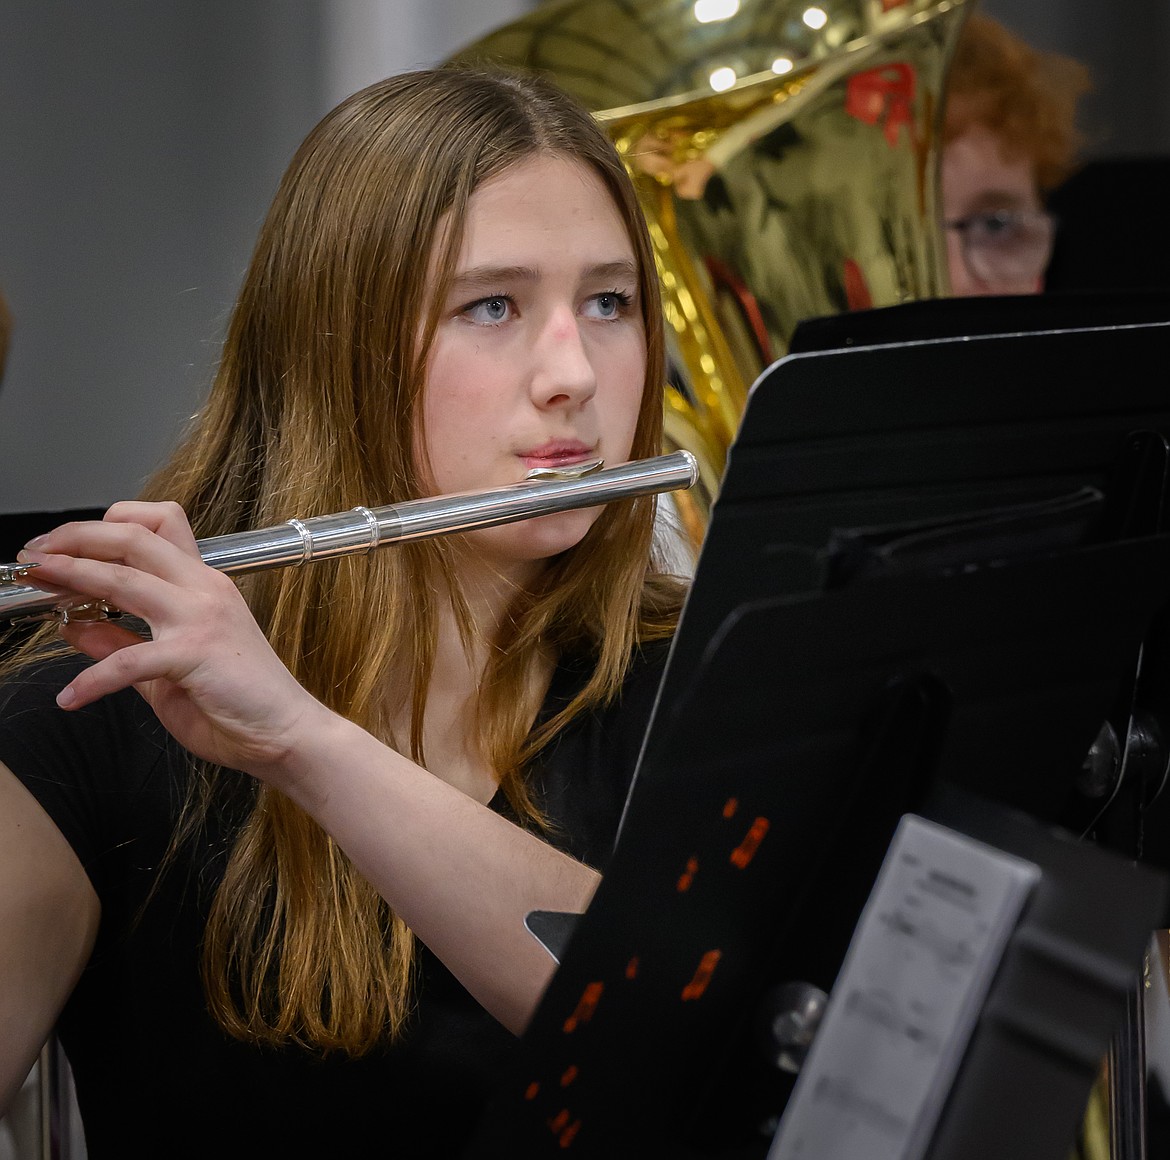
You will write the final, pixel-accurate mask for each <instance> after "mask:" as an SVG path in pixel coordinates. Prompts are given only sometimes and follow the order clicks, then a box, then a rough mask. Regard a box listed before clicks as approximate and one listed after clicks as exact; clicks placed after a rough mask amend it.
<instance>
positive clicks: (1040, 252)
mask: <svg viewBox="0 0 1170 1160" xmlns="http://www.w3.org/2000/svg"><path fill="white" fill-rule="evenodd" d="M946 227H947V229H948V230H958V232H959V241H960V244H961V246H962V249H963V261H964V262H966V263H967V269H968V270H970V272H971V273H972V274H973V275H974V276H975V277H976V278H978V279H979V280H980V281H981V282H984V283H986V284H987V285H988V286H992V287H996V288H999V287H1003V288H1005V289H1006V290H1009V291H1010V290H1030V289H1031V288H1032V287H1033V286H1034V285H1035V284H1036V281H1037V279H1038V278H1040V277H1041V276H1042V275H1043V273H1044V270H1045V268H1046V267H1047V265H1048V260H1049V258H1051V257H1052V240H1053V238H1054V237H1055V235H1056V218H1055V217H1053V215H1052V214H1050V213H1048V212H1047V211H1046V210H1042V209H1000V210H993V211H991V212H989V213H973V214H969V215H968V216H967V217H965V218H959V219H958V220H957V221H950V222H947V223H946Z"/></svg>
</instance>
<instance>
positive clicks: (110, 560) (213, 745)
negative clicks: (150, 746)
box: [19, 502, 329, 780]
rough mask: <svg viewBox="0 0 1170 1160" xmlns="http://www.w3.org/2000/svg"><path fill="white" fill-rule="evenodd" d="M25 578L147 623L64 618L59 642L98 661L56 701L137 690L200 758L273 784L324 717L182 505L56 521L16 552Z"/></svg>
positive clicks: (76, 702) (129, 506)
mask: <svg viewBox="0 0 1170 1160" xmlns="http://www.w3.org/2000/svg"><path fill="white" fill-rule="evenodd" d="M19 558H20V559H21V561H22V562H30V563H37V564H39V565H40V566H39V567H38V568H36V569H35V570H34V571H33V572H32V574H31V575H30V577H29V580H30V581H32V582H34V583H36V584H38V585H41V584H43V585H46V586H50V587H51V588H52V589H54V590H57V589H63V590H65V591H67V592H70V593H77V594H78V595H79V596H82V597H85V598H87V599H91V600H103V601H106V602H107V603H109V604H111V605H113V606H114V607H117V608H120V609H122V610H123V611H125V612H127V613H130V614H132V615H134V616H137V617H139V618H140V619H142V620H144V621H145V622H146V623H147V624H148V625H149V626H150V629H151V639H150V640H143V639H142V637H140V636H138V635H137V634H135V633H133V632H131V631H130V630H129V629H126V628H124V627H122V626H120V625H118V624H117V623H116V622H115V621H94V622H79V621H70V622H69V623H67V624H65V625H63V626H62V629H61V633H62V636H63V637H64V638H65V640H66V641H68V643H69V644H70V645H72V646H73V647H74V648H76V649H77V650H78V651H79V652H82V653H84V654H86V655H87V656H89V657H92V658H93V659H94V661H95V662H96V663H95V664H94V665H92V666H90V667H88V668H86V669H85V670H84V671H83V672H81V673H80V674H78V676H77V677H75V678H74V679H73V681H72V682H71V683H70V684H69V685H68V686H67V687H66V688H65V689H63V690H62V691H61V693H60V694H59V695H58V704H60V705H61V706H62V708H70V709H72V708H80V707H81V706H83V705H87V704H90V703H91V702H93V701H95V700H97V699H98V698H99V697H103V696H105V695H106V694H108V693H112V692H114V691H116V690H118V689H122V688H126V687H127V686H133V687H134V688H135V689H137V690H138V692H139V693H140V694H141V695H142V696H143V697H144V698H145V699H146V700H147V701H148V702H149V703H150V705H151V707H152V708H153V709H154V711H155V713H156V714H157V716H158V718H159V720H160V721H161V722H162V724H163V726H164V727H165V728H166V729H167V731H168V732H169V733H171V734H172V735H173V736H174V737H176V738H177V739H178V740H179V742H180V743H181V744H182V745H184V746H185V747H186V748H187V749H189V750H190V751H191V752H193V753H195V754H196V755H197V756H199V757H202V758H204V759H206V760H208V761H212V762H215V763H217V764H221V765H226V766H229V767H231V768H235V769H240V770H244V771H246V772H249V773H252V774H255V775H256V776H258V777H262V778H263V777H265V776H266V775H268V779H269V780H274V779H275V778H274V775H275V773H276V771H277V770H278V769H279V768H280V766H281V764H282V762H283V761H284V759H285V757H286V756H287V754H288V752H289V750H290V747H292V746H294V745H295V744H296V741H297V738H298V737H300V736H301V735H302V730H303V729H305V728H306V727H311V726H309V722H310V721H311V720H314V719H319V718H320V717H321V715H326V716H328V715H329V711H328V710H327V709H326V708H325V707H324V706H323V705H321V703H320V702H319V701H317V700H316V699H314V698H313V697H312V696H311V695H310V694H309V693H308V692H307V691H306V690H305V689H304V688H303V687H302V686H301V685H300V684H298V683H297V681H296V680H295V679H294V678H293V676H292V674H291V673H290V672H289V671H288V669H287V668H285V666H284V665H283V664H282V663H281V661H280V659H279V658H278V657H277V656H276V654H275V652H273V650H272V648H271V646H270V645H269V643H268V641H267V640H266V639H265V638H264V635H263V633H262V632H261V631H260V628H259V626H258V625H257V624H256V622H255V620H254V619H253V618H252V614H251V612H250V610H249V609H248V606H247V604H246V603H245V601H244V599H243V597H242V596H241V595H240V592H239V590H238V589H237V588H236V586H235V584H234V583H233V582H232V580H231V579H230V578H229V577H227V576H226V575H224V574H223V573H221V572H217V571H215V570H214V569H212V568H209V567H208V566H207V565H206V564H204V563H203V561H202V560H201V559H200V557H199V551H198V548H197V547H196V543H195V537H194V535H193V533H192V531H191V528H190V525H189V524H188V522H187V518H186V516H185V514H184V513H183V510H182V508H180V507H179V506H178V505H177V504H173V503H141V502H130V503H118V504H115V505H114V506H113V507H112V508H110V510H109V511H108V512H107V513H106V515H105V518H104V519H103V520H102V521H100V522H86V523H72V524H64V525H62V526H61V527H59V528H56V529H54V530H53V531H51V532H49V533H47V534H46V535H44V536H40V537H38V538H37V539H36V540H34V541H32V543H31V544H30V545H29V547H28V548H26V550H25V551H24V552H22V553H21V555H20V557H19Z"/></svg>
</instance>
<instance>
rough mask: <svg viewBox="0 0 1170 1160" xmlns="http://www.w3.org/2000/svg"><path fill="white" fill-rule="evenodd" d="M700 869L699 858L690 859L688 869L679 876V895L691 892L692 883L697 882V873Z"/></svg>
mask: <svg viewBox="0 0 1170 1160" xmlns="http://www.w3.org/2000/svg"><path fill="white" fill-rule="evenodd" d="M698 868H699V860H698V858H688V859H687V868H686V869H685V870H684V871H683V872H682V874H681V875H679V880H678V892H679V894H682V893H684V892H685V891H687V890H690V888H691V883H692V882H693V881H694V880H695V871H696V870H698Z"/></svg>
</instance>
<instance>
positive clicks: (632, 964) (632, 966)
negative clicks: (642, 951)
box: [626, 955, 638, 979]
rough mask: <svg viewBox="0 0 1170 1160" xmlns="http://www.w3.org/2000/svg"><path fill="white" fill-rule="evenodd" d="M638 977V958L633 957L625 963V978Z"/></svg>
mask: <svg viewBox="0 0 1170 1160" xmlns="http://www.w3.org/2000/svg"><path fill="white" fill-rule="evenodd" d="M637 976H638V956H637V955H635V956H634V957H633V958H632V959H630V961H629V962H628V963H626V978H627V979H635V978H637Z"/></svg>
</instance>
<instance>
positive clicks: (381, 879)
mask: <svg viewBox="0 0 1170 1160" xmlns="http://www.w3.org/2000/svg"><path fill="white" fill-rule="evenodd" d="M112 514H113V516H115V517H118V518H114V519H112V520H111V522H108V523H103V524H83V525H67V526H66V527H65V528H62V529H58V530H57V531H55V532H53V533H50V536H49V537H48V538H46V540H45V541H44V542H43V543H39V544H38V545H37V547H38V553H37V554H36V555H34V556H33V557H32V558H33V559H35V560H37V561H38V562H40V563H41V564H42V567H41V569H39V570H38V573H37V576H38V577H39V578H40V579H41V580H43V581H46V582H51V583H53V584H55V585H59V586H61V587H63V588H66V589H68V590H70V591H76V592H81V593H85V594H87V595H94V596H96V595H100V596H101V597H102V598H104V599H108V600H110V601H111V602H112V603H114V604H116V605H117V606H119V607H121V608H124V609H125V610H126V611H128V612H132V613H134V614H135V615H138V616H141V617H142V618H143V619H144V620H146V621H147V622H148V623H149V624H150V626H151V629H152V634H153V639H152V640H151V641H149V642H142V641H140V640H139V639H138V638H137V637H134V636H132V634H129V633H127V632H126V631H125V630H124V629H122V628H120V627H118V626H116V625H115V624H90V625H71V626H70V627H69V628H68V629H67V630H66V635H67V637H68V639H69V640H70V642H71V643H72V644H74V645H75V646H76V647H78V648H79V649H81V651H83V652H85V653H87V654H88V655H89V656H91V657H93V658H94V659H95V660H97V661H98V663H97V664H95V665H94V666H92V667H91V668H89V669H87V670H85V671H84V672H83V673H81V674H80V675H79V676H78V677H76V678H75V679H74V680H73V681H72V682H71V684H70V686H69V688H68V690H66V691H65V695H64V698H63V699H60V698H59V700H60V702H61V703H62V704H63V705H67V706H68V707H80V706H81V705H84V704H88V703H90V702H92V701H93V700H95V699H96V698H98V697H100V696H104V695H105V694H107V693H110V692H113V691H115V690H116V689H120V688H124V687H126V686H127V685H133V686H134V687H135V688H136V689H138V691H139V692H140V693H141V694H142V695H143V696H144V697H145V698H146V699H147V701H148V702H149V703H150V704H151V706H152V707H153V708H154V710H155V712H156V713H157V714H158V716H159V718H160V720H161V721H162V723H163V725H164V726H165V727H166V728H167V729H168V730H169V731H170V732H171V733H172V734H173V735H174V736H175V737H176V738H177V739H178V740H179V741H180V742H181V743H182V744H183V745H184V746H186V747H187V748H188V749H190V750H191V751H192V752H194V753H195V754H197V755H198V756H200V757H203V758H205V759H207V760H209V761H213V762H216V763H219V764H223V765H226V766H229V767H231V768H235V769H240V770H243V771H245V772H247V773H251V774H253V775H254V776H256V777H258V778H260V779H262V780H264V781H265V782H267V783H269V784H271V785H273V786H274V787H276V788H277V789H279V790H281V791H282V792H284V793H285V794H287V795H288V796H289V797H290V798H292V799H293V800H294V801H295V802H297V803H298V804H299V805H301V806H302V808H304V809H305V810H307V811H308V813H309V814H310V815H312V816H313V817H314V818H315V819H316V820H317V821H318V822H319V823H320V824H321V825H322V827H323V828H324V829H325V830H326V831H327V832H328V833H330V834H331V835H332V836H333V837H334V838H335V839H336V840H337V842H338V843H339V844H340V845H341V847H342V849H344V850H345V851H346V853H347V854H348V855H349V856H350V857H351V858H352V859H353V861H354V863H355V865H356V866H357V867H358V869H359V870H360V871H361V872H362V873H363V874H364V875H365V876H366V877H367V878H368V879H369V881H370V882H371V883H373V885H374V886H375V887H376V888H377V889H378V890H379V892H380V893H381V894H382V895H383V897H384V898H385V899H386V900H387V902H389V903H390V905H391V906H392V907H393V908H394V909H395V910H396V911H397V912H398V914H400V915H401V916H402V918H403V919H404V920H405V921H406V922H407V924H408V925H409V926H410V927H411V928H412V929H413V930H414V932H415V933H416V934H417V935H418V936H419V937H420V938H421V939H422V940H423V941H424V942H425V943H427V945H428V946H429V947H430V948H431V950H433V951H434V952H435V954H436V955H438V956H439V958H441V959H442V960H443V961H444V962H445V963H446V964H447V966H448V967H449V968H450V970H451V971H452V972H453V973H454V974H455V975H456V977H457V978H459V979H460V981H461V982H462V983H463V984H464V986H466V987H467V989H468V990H469V991H470V992H471V993H472V994H473V995H474V996H475V997H476V998H477V999H478V1000H479V1002H480V1003H482V1004H483V1006H484V1007H485V1008H486V1009H487V1010H488V1011H490V1012H491V1013H492V1014H493V1015H495V1016H496V1018H498V1019H499V1020H500V1021H501V1022H502V1023H504V1024H505V1026H507V1027H509V1028H511V1029H512V1030H514V1031H520V1030H522V1029H523V1028H524V1026H525V1025H526V1024H527V1022H528V1020H529V1018H530V1017H531V1014H532V1012H533V1010H534V1009H535V1006H536V1004H537V1002H538V1001H539V998H540V996H541V994H542V993H543V991H544V988H545V986H546V985H547V983H548V980H549V978H550V977H551V975H552V972H553V969H554V964H553V962H552V960H551V958H550V957H549V956H548V954H547V953H546V952H545V951H544V950H543V949H542V948H541V947H540V946H539V944H538V943H537V942H536V940H535V939H533V937H532V936H531V935H530V934H529V933H528V931H527V929H526V928H525V926H524V917H525V915H526V914H527V913H528V912H529V911H530V910H533V909H544V910H563V911H581V910H584V909H585V907H586V905H587V904H588V902H589V899H590V898H591V897H592V895H593V891H594V890H595V889H596V886H597V882H598V880H599V879H598V875H597V874H596V873H595V872H594V871H593V870H591V869H589V868H588V867H586V866H583V865H581V864H580V863H578V862H575V861H573V860H572V859H571V858H568V857H566V856H565V855H563V854H561V853H560V852H559V851H557V850H555V849H554V848H553V847H551V846H549V845H548V844H546V843H544V842H542V841H540V840H539V839H538V838H536V837H534V836H533V835H531V834H529V833H526V832H525V831H523V830H521V829H520V828H519V827H517V826H515V825H513V824H511V823H510V822H508V821H506V820H505V819H503V818H501V817H500V816H499V815H498V814H496V813H494V812H493V811H492V810H490V809H488V808H487V807H485V806H482V805H480V804H479V803H477V802H475V801H473V800H472V799H471V798H469V797H467V796H466V795H464V794H463V793H461V792H460V791H459V790H457V789H455V788H453V787H452V786H450V785H448V784H446V783H445V782H443V781H442V780H440V779H439V778H437V777H434V776H432V775H431V774H430V773H428V772H426V771H425V770H423V769H422V768H420V767H419V766H417V765H415V764H414V763H413V762H411V761H409V760H407V759H406V758H404V757H403V756H401V755H400V754H398V753H396V752H395V751H393V750H391V749H389V748H388V747H386V746H385V745H383V744H381V743H380V742H379V741H377V740H376V739H375V738H373V737H372V736H371V735H370V734H368V733H366V732H364V731H363V730H361V729H359V728H358V727H357V726H355V725H353V724H352V723H350V722H348V721H345V720H343V719H342V718H340V717H338V716H337V715H336V714H334V713H331V712H330V711H329V710H327V709H326V708H325V707H324V706H323V705H321V704H320V702H318V701H316V700H315V699H314V698H312V697H311V696H310V695H309V694H308V693H307V692H306V691H305V690H304V689H303V688H302V687H301V686H300V685H299V684H297V683H296V681H294V680H293V678H292V676H291V674H290V673H289V672H288V670H287V669H285V668H284V666H283V665H281V664H280V662H279V660H278V659H277V658H276V656H275V654H274V653H273V652H272V650H271V648H270V647H269V646H268V643H267V641H265V640H264V638H263V636H262V634H261V633H260V631H259V629H258V628H257V626H256V624H255V622H254V621H253V620H252V618H251V615H250V613H249V612H248V610H247V608H246V606H245V605H244V603H243V601H242V599H241V597H240V595H239V593H238V592H237V591H236V589H235V586H234V584H233V583H232V582H231V581H230V580H229V579H228V578H227V577H225V576H223V575H221V574H219V573H217V572H213V571H212V570H211V569H209V568H207V567H206V566H204V565H203V563H202V562H201V561H200V560H199V559H198V555H197V553H196V552H195V547H194V540H193V538H192V537H191V533H190V530H189V528H187V525H186V521H185V519H183V517H182V513H181V512H179V510H178V509H177V508H175V507H174V506H173V505H146V504H125V505H118V507H117V508H116V509H115V511H114V512H113V513H112ZM121 517H125V519H124V520H123V519H122V518H121ZM107 519H108V520H110V519H111V517H107ZM45 552H48V553H50V554H48V555H45V554H43V553H45Z"/></svg>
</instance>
